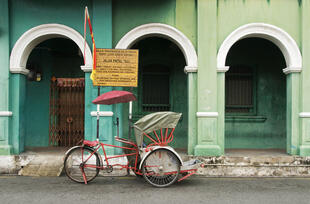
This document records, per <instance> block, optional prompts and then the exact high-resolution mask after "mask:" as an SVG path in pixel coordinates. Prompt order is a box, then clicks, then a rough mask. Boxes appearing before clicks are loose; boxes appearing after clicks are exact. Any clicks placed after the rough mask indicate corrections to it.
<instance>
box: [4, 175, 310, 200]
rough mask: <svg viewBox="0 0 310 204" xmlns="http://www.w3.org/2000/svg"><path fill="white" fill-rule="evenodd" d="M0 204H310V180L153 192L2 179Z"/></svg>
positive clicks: (216, 183)
mask: <svg viewBox="0 0 310 204" xmlns="http://www.w3.org/2000/svg"><path fill="white" fill-rule="evenodd" d="M0 198H1V201H0V202H1V204H12V203H14V204H15V203H16V204H19V203H22V204H24V203H34V204H36V203H52V204H54V203H66V204H71V203H74V204H77V203H83V204H86V203H115V204H117V203H122V204H123V203H129V204H130V203H135V204H137V203H160V204H163V203H169V204H174V203H178V204H183V203H184V204H189V203H190V204H195V203H212V204H226V203H229V204H234V203H236V204H243V203H245V204H249V203H250V204H261V203H264V204H278V203H279V204H280V203H281V204H291V203H299V204H308V203H309V200H310V179H309V178H302V179H300V178H206V177H197V176H196V177H191V178H189V179H187V180H184V181H181V182H180V183H176V184H173V185H172V186H170V187H168V188H155V187H152V186H151V185H149V184H148V183H146V182H145V181H144V180H143V179H138V178H136V177H133V176H131V177H97V178H96V179H95V180H94V181H92V182H91V183H89V184H88V185H85V184H78V183H75V182H73V181H71V180H69V179H68V178H66V177H63V176H61V177H20V176H0Z"/></svg>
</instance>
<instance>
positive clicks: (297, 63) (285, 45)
mask: <svg viewBox="0 0 310 204" xmlns="http://www.w3.org/2000/svg"><path fill="white" fill-rule="evenodd" d="M250 37H259V38H264V39H266V40H269V41H271V42H273V43H274V44H275V45H276V46H278V47H279V49H280V50H281V52H282V53H283V56H284V58H285V61H286V66H287V67H286V68H285V69H284V70H283V71H284V73H290V72H301V70H302V57H301V53H300V50H299V48H298V46H297V44H296V42H295V40H294V39H293V38H292V37H291V36H290V35H289V34H288V33H287V32H285V31H284V30H282V29H281V28H279V27H276V26H273V25H270V24H266V23H250V24H246V25H243V26H241V27H239V28H237V29H236V30H234V31H233V32H232V33H231V34H230V35H229V36H228V37H227V38H226V39H225V40H224V42H223V43H222V45H221V47H220V49H219V51H218V55H217V70H218V71H219V72H223V71H224V72H225V71H227V70H228V69H229V67H227V66H226V65H225V62H226V57H227V54H228V52H229V50H230V48H231V47H232V46H233V45H234V44H235V43H236V42H237V41H238V40H241V39H244V38H250Z"/></svg>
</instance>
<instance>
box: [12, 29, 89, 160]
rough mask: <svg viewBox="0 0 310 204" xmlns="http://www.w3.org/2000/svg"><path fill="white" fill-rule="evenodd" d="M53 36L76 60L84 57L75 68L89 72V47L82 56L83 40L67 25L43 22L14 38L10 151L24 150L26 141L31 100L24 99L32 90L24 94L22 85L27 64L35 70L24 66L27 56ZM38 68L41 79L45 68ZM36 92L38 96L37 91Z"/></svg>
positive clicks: (42, 143) (16, 152) (24, 87)
mask: <svg viewBox="0 0 310 204" xmlns="http://www.w3.org/2000/svg"><path fill="white" fill-rule="evenodd" d="M55 38H61V40H64V41H65V43H69V44H71V45H74V47H75V48H73V50H76V52H75V54H76V55H79V56H80V59H81V58H83V57H84V59H85V64H84V63H83V64H84V65H82V66H80V67H78V69H82V70H83V71H91V68H92V53H91V51H90V48H89V46H88V45H87V44H86V45H85V56H83V55H84V52H83V51H84V39H83V37H82V36H81V35H80V34H79V33H78V32H77V31H75V30H74V29H72V28H70V27H68V26H65V25H60V24H43V25H40V26H37V27H34V28H32V29H30V30H28V31H27V32H25V33H24V34H23V35H22V36H21V37H20V38H19V39H18V40H17V42H16V43H15V45H14V47H13V49H12V52H11V55H10V72H11V73H12V75H11V78H10V83H11V87H12V89H11V90H12V91H11V95H12V100H11V106H12V112H13V116H12V120H11V135H10V138H11V140H10V141H11V142H10V143H11V145H12V147H13V153H15V154H18V153H20V152H22V151H24V147H25V144H26V142H27V143H28V139H27V137H26V134H28V133H27V130H26V129H27V121H26V120H27V119H26V116H25V114H24V113H25V112H27V111H29V109H28V107H26V105H27V103H28V102H29V103H31V101H28V102H27V96H28V95H29V96H31V95H32V93H27V91H29V90H30V89H29V90H28V89H27V88H26V87H27V85H26V84H27V83H28V81H27V75H29V73H30V68H31V66H33V68H32V69H38V67H37V68H35V66H36V65H31V62H30V61H29V64H28V65H29V66H30V68H29V67H27V63H28V59H29V56H30V54H31V53H32V51H33V50H34V49H35V48H39V47H40V46H41V45H42V44H40V43H43V44H44V43H46V41H48V40H50V39H55ZM52 44H53V42H52V43H50V46H52ZM60 44H61V43H60ZM38 45H39V46H38ZM69 47H70V46H69ZM71 48H72V47H71ZM71 48H69V49H71ZM69 53H70V51H69ZM31 58H32V57H31ZM41 62H42V61H41ZM68 64H70V63H68ZM68 64H67V65H68ZM48 66H50V65H47V67H48ZM61 66H66V64H62V65H61ZM69 66H70V65H69ZM41 68H42V72H43V73H42V76H43V79H44V71H46V67H44V68H43V67H41ZM75 70H76V69H75ZM78 72H79V71H78ZM80 74H81V73H80ZM80 74H79V75H80ZM32 85H34V84H31V85H30V84H29V86H32ZM33 91H35V89H33ZM41 91H42V90H41ZM45 92H47V94H48V92H49V87H48V89H47V90H46V89H45V90H44V93H43V94H45ZM36 94H37V95H39V94H38V93H36ZM28 98H29V97H28ZM45 105H46V103H45ZM45 114H46V113H45ZM46 123H48V120H47V121H46ZM28 125H29V124H28ZM30 125H31V124H30ZM47 134H48V132H47ZM43 140H44V141H43ZM43 140H40V142H39V143H41V144H40V145H42V146H45V145H46V144H47V143H48V142H46V138H45V139H43ZM26 145H27V144H26Z"/></svg>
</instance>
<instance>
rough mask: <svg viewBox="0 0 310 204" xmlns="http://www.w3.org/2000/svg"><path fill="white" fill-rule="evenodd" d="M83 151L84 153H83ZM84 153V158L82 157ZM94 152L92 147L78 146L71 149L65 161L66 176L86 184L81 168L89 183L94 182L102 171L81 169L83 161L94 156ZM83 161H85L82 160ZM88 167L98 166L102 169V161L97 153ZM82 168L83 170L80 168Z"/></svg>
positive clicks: (90, 168) (88, 162)
mask: <svg viewBox="0 0 310 204" xmlns="http://www.w3.org/2000/svg"><path fill="white" fill-rule="evenodd" d="M82 150H83V151H82ZM82 152H83V157H82ZM93 152H94V150H93V149H92V148H90V147H82V146H77V147H75V148H73V149H71V151H70V152H68V154H67V155H66V157H65V159H64V169H65V173H66V175H67V176H68V177H69V178H70V179H71V180H72V181H75V182H77V183H84V178H83V173H82V170H81V168H83V170H84V173H85V176H86V180H87V183H88V182H90V181H92V180H93V179H94V178H96V176H97V175H98V174H99V171H100V169H99V168H92V167H89V168H85V167H81V164H82V163H83V160H85V159H86V158H88V157H89V155H90V154H92V153H93ZM82 159H83V160H82ZM86 164H88V165H96V166H97V167H100V166H101V165H100V159H99V155H98V154H97V152H95V153H94V154H93V155H92V156H91V158H90V159H89V160H88V161H87V162H86ZM80 167H81V168H80Z"/></svg>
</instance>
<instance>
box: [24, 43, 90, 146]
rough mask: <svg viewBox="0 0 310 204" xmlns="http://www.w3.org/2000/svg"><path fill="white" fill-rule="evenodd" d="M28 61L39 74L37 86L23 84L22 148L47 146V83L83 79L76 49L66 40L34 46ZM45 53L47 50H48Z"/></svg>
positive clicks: (30, 83) (31, 83)
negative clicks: (52, 80) (62, 79)
mask: <svg viewBox="0 0 310 204" xmlns="http://www.w3.org/2000/svg"><path fill="white" fill-rule="evenodd" d="M37 48H38V49H35V50H33V51H32V53H31V54H30V56H29V58H28V62H30V64H34V65H35V66H36V69H37V71H40V72H41V73H42V80H41V81H40V82H35V81H27V82H26V101H25V121H26V122H25V131H26V133H25V146H26V147H27V146H37V147H38V146H39V147H42V146H48V145H49V144H48V141H49V103H50V81H51V78H52V76H55V77H56V78H58V77H64V78H76V77H84V73H83V71H82V70H81V68H80V66H81V65H82V63H83V59H82V58H81V57H80V56H78V47H77V46H76V45H75V43H74V42H73V41H70V40H67V39H60V38H57V39H50V40H47V41H45V42H42V43H41V44H40V45H38V46H37ZM47 49H50V51H49V50H47Z"/></svg>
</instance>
